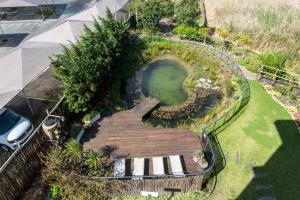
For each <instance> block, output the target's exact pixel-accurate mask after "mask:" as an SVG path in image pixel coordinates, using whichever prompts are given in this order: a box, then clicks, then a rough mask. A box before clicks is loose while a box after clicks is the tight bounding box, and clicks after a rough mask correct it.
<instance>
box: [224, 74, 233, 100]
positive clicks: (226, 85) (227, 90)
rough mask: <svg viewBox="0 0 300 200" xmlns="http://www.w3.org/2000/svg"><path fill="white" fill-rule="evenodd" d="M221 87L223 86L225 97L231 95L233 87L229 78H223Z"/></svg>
mask: <svg viewBox="0 0 300 200" xmlns="http://www.w3.org/2000/svg"><path fill="white" fill-rule="evenodd" d="M222 87H223V88H224V94H225V96H226V97H231V96H232V94H233V92H234V87H233V86H232V83H231V80H229V79H227V78H225V79H224V80H223V84H222Z"/></svg>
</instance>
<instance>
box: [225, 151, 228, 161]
mask: <svg viewBox="0 0 300 200" xmlns="http://www.w3.org/2000/svg"><path fill="white" fill-rule="evenodd" d="M225 160H226V161H228V160H229V152H228V151H227V152H226V154H225Z"/></svg>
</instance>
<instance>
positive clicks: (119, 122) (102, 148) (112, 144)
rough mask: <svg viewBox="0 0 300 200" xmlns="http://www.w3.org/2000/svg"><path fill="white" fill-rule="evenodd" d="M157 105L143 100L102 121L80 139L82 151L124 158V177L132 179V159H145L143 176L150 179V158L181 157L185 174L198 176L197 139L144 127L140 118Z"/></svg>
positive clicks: (175, 131) (185, 133)
mask: <svg viewBox="0 0 300 200" xmlns="http://www.w3.org/2000/svg"><path fill="white" fill-rule="evenodd" d="M158 104H159V102H158V101H157V100H156V99H152V98H146V99H145V100H144V101H143V102H142V103H140V104H139V105H137V106H136V107H134V108H133V109H131V110H126V111H123V112H118V113H115V114H113V115H112V116H107V117H104V118H103V119H102V120H101V121H100V122H98V124H97V126H96V127H94V128H92V129H90V130H89V131H88V132H86V133H85V135H84V137H83V138H82V139H81V143H83V148H84V150H87V149H93V150H95V151H97V152H100V153H104V154H109V155H112V157H118V156H125V157H127V165H126V168H127V170H126V171H127V173H126V175H127V176H128V175H131V174H130V172H131V166H132V162H133V158H134V157H143V158H146V164H145V166H146V170H145V175H150V176H151V175H152V159H150V158H152V157H154V156H163V157H168V156H169V155H180V156H181V162H182V165H183V169H184V171H185V173H186V174H189V173H190V174H191V173H197V170H196V167H197V166H196V164H195V163H194V161H193V152H194V151H195V150H197V149H202V147H201V143H200V139H199V138H198V137H197V136H196V135H195V134H194V133H192V132H191V131H188V130H184V129H177V128H152V127H146V126H145V125H144V123H143V116H144V115H145V114H147V113H148V112H150V111H151V110H152V109H154V108H155V107H156V106H157V105H158ZM164 165H165V166H167V169H166V171H167V174H172V172H171V168H170V163H169V159H166V158H165V159H164Z"/></svg>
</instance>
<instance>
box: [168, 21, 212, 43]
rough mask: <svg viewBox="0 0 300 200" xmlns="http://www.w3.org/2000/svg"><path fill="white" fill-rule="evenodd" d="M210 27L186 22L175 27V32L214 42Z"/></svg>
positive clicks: (190, 37) (196, 39)
mask: <svg viewBox="0 0 300 200" xmlns="http://www.w3.org/2000/svg"><path fill="white" fill-rule="evenodd" d="M209 31H210V29H209V28H200V29H199V28H198V27H194V26H189V25H186V24H181V25H179V26H177V27H176V28H174V29H173V31H172V32H173V33H175V34H178V35H182V36H188V37H189V39H192V40H195V41H201V42H212V39H211V37H210V36H209V34H208V33H209Z"/></svg>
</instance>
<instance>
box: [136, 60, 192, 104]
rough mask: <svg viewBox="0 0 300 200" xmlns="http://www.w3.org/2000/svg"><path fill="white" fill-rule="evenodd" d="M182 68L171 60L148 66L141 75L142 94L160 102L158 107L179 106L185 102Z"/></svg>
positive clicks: (184, 74) (184, 75)
mask: <svg viewBox="0 0 300 200" xmlns="http://www.w3.org/2000/svg"><path fill="white" fill-rule="evenodd" d="M187 75H188V74H187V72H186V70H185V69H184V67H183V66H181V65H180V64H178V63H177V62H175V61H173V60H171V59H162V60H157V61H154V62H152V63H151V64H149V66H148V67H147V69H146V70H145V71H144V72H143V75H142V85H141V86H142V92H143V94H144V95H145V96H151V97H154V98H157V99H159V100H160V105H162V106H171V105H179V104H182V103H184V102H185V101H186V100H187V97H188V95H187V93H186V91H185V90H184V89H183V82H184V80H185V78H186V77H187Z"/></svg>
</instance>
